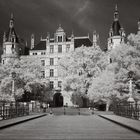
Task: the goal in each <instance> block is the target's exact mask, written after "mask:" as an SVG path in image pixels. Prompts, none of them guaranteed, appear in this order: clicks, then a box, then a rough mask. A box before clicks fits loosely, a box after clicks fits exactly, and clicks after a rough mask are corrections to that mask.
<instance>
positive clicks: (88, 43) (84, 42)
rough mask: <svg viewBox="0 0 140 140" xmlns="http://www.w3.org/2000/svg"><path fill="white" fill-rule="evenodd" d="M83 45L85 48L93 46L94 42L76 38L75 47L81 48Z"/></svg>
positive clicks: (84, 38) (86, 38) (85, 38)
mask: <svg viewBox="0 0 140 140" xmlns="http://www.w3.org/2000/svg"><path fill="white" fill-rule="evenodd" d="M82 45H84V46H87V47H89V46H92V42H91V41H90V39H89V38H88V37H75V39H74V47H75V48H77V47H81V46H82Z"/></svg>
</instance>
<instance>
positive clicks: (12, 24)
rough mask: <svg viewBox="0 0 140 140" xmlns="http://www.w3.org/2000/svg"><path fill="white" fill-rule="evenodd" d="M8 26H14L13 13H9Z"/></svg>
mask: <svg viewBox="0 0 140 140" xmlns="http://www.w3.org/2000/svg"><path fill="white" fill-rule="evenodd" d="M9 27H10V28H13V27H14V16H13V13H11V18H10V23H9Z"/></svg>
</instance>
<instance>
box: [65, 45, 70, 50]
mask: <svg viewBox="0 0 140 140" xmlns="http://www.w3.org/2000/svg"><path fill="white" fill-rule="evenodd" d="M69 50H70V44H67V45H66V52H69Z"/></svg>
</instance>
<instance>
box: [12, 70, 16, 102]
mask: <svg viewBox="0 0 140 140" xmlns="http://www.w3.org/2000/svg"><path fill="white" fill-rule="evenodd" d="M11 75H12V95H14V99H15V102H16V96H15V78H16V72H12V73H11Z"/></svg>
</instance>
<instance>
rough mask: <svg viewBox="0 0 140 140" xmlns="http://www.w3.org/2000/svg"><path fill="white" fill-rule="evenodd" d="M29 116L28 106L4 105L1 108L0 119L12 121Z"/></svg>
mask: <svg viewBox="0 0 140 140" xmlns="http://www.w3.org/2000/svg"><path fill="white" fill-rule="evenodd" d="M25 115H29V106H28V105H18V104H10V105H6V104H2V105H1V106H0V119H1V120H2V119H3V120H4V119H10V118H15V117H20V116H25Z"/></svg>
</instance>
